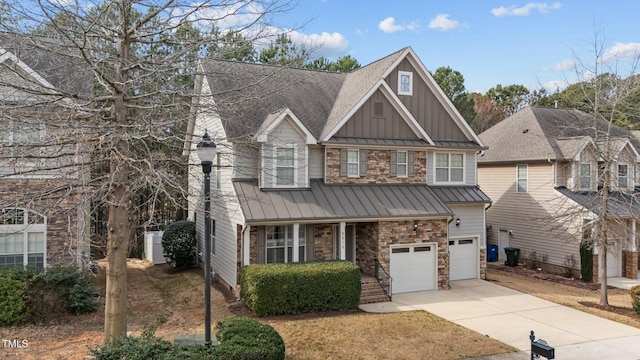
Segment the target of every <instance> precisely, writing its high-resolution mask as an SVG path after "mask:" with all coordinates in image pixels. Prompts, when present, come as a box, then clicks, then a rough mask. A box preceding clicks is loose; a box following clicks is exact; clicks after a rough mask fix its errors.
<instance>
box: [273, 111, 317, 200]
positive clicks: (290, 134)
mask: <svg viewBox="0 0 640 360" xmlns="http://www.w3.org/2000/svg"><path fill="white" fill-rule="evenodd" d="M281 146H282V147H288V146H291V147H293V148H294V149H295V150H294V156H295V158H294V166H295V175H294V176H295V180H294V186H293V187H307V186H309V178H308V176H309V175H308V166H307V162H308V150H307V145H306V143H305V138H304V137H303V135H302V134H301V133H300V132H298V130H297V129H296V127H294V126H293V124H292V123H291V122H290V121H282V122H281V123H280V124H278V126H277V127H276V128H274V129H273V130H272V131H271V132H270V133H269V136H268V137H267V142H266V143H264V144H262V149H261V152H262V154H261V159H262V171H261V186H262V187H264V188H273V187H277V185H276V181H275V179H276V164H275V162H276V148H277V147H281ZM289 187H291V186H289Z"/></svg>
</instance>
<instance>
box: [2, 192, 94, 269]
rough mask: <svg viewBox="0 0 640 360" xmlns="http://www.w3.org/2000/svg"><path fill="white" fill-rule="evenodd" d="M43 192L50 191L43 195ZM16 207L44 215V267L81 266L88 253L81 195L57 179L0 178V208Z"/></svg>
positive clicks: (87, 234)
mask: <svg viewBox="0 0 640 360" xmlns="http://www.w3.org/2000/svg"><path fill="white" fill-rule="evenodd" d="M43 194H52V195H46V196H44V195H43ZM6 207H19V208H24V209H27V210H31V211H35V212H37V213H40V214H43V215H45V216H46V217H47V249H46V251H47V266H48V267H51V266H53V265H57V264H66V265H78V266H80V265H81V263H80V261H81V257H82V252H83V251H84V252H85V253H86V254H87V255H89V243H88V239H89V227H88V222H89V219H88V215H87V214H88V211H85V210H88V208H87V209H83V208H82V197H81V195H78V194H74V189H73V187H72V186H70V185H69V186H65V185H64V184H61V182H60V180H57V179H45V180H42V179H2V180H1V181H0V208H6Z"/></svg>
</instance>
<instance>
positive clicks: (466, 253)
mask: <svg viewBox="0 0 640 360" xmlns="http://www.w3.org/2000/svg"><path fill="white" fill-rule="evenodd" d="M478 258H479V255H478V248H477V240H476V239H460V240H449V279H450V280H452V281H453V280H463V279H475V278H477V277H478Z"/></svg>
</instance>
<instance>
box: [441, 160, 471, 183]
mask: <svg viewBox="0 0 640 360" xmlns="http://www.w3.org/2000/svg"><path fill="white" fill-rule="evenodd" d="M446 182H448V183H461V182H464V154H445V153H437V154H436V183H446Z"/></svg>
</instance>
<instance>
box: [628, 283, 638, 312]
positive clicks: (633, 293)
mask: <svg viewBox="0 0 640 360" xmlns="http://www.w3.org/2000/svg"><path fill="white" fill-rule="evenodd" d="M629 295H631V307H633V310H634V311H635V312H636V314H640V285H636V286H632V287H631V289H630V290H629Z"/></svg>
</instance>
